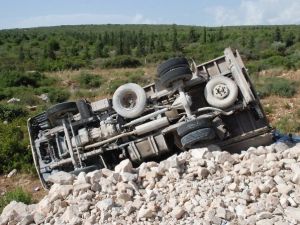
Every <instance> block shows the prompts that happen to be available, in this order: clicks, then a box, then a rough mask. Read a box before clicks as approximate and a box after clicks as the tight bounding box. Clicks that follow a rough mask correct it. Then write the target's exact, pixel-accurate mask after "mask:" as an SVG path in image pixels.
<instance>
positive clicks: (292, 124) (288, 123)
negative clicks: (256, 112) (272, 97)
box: [275, 116, 300, 133]
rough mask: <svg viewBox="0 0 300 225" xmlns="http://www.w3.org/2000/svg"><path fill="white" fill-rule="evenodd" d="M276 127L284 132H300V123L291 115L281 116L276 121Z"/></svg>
mask: <svg viewBox="0 0 300 225" xmlns="http://www.w3.org/2000/svg"><path fill="white" fill-rule="evenodd" d="M275 127H276V129H278V130H279V131H280V132H282V133H298V132H300V123H299V121H297V120H296V119H295V118H292V117H291V116H285V117H282V118H280V119H279V120H278V121H277V122H276V123H275Z"/></svg>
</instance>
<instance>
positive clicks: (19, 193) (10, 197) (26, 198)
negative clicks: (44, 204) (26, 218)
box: [0, 187, 33, 214]
mask: <svg viewBox="0 0 300 225" xmlns="http://www.w3.org/2000/svg"><path fill="white" fill-rule="evenodd" d="M11 201H17V202H23V203H25V204H32V203H33V201H32V196H31V195H30V194H29V193H27V192H25V191H23V189H22V188H20V187H17V188H16V189H14V190H12V191H9V192H6V193H5V195H4V196H1V197H0V214H1V213H2V211H3V209H4V207H5V206H6V205H8V204H9V203H10V202H11Z"/></svg>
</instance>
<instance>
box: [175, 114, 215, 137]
mask: <svg viewBox="0 0 300 225" xmlns="http://www.w3.org/2000/svg"><path fill="white" fill-rule="evenodd" d="M211 126H212V122H211V119H210V118H196V119H193V120H190V121H188V122H186V123H184V124H182V125H181V126H179V127H178V128H177V133H178V135H179V136H180V137H183V136H184V135H186V134H187V133H190V132H192V131H195V130H198V129H200V128H207V127H211Z"/></svg>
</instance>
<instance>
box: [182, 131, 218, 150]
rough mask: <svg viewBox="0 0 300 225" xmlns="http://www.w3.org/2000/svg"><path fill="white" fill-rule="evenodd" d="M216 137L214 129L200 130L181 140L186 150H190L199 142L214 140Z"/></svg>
mask: <svg viewBox="0 0 300 225" xmlns="http://www.w3.org/2000/svg"><path fill="white" fill-rule="evenodd" d="M215 136H216V134H215V131H214V130H213V129H212V128H202V129H199V130H195V131H193V132H191V133H189V134H187V135H185V136H184V137H183V138H181V144H182V146H183V147H184V148H190V147H191V146H192V145H193V144H195V143H197V142H200V141H202V142H205V141H210V140H212V139H214V138H215Z"/></svg>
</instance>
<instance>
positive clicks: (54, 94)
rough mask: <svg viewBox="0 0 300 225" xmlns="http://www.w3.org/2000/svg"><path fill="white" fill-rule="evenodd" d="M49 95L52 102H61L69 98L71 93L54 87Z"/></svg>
mask: <svg viewBox="0 0 300 225" xmlns="http://www.w3.org/2000/svg"><path fill="white" fill-rule="evenodd" d="M48 97H49V99H50V102H51V103H59V102H64V101H66V100H68V98H69V97H70V93H69V92H68V91H65V90H61V89H58V88H53V89H51V90H50V92H49V93H48Z"/></svg>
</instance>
